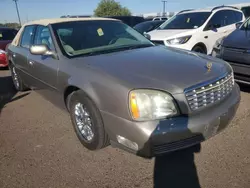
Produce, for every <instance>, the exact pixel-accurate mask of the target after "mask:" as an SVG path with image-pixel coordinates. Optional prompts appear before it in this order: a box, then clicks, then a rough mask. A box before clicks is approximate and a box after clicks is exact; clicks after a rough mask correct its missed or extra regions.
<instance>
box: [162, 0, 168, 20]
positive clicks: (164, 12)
mask: <svg viewBox="0 0 250 188" xmlns="http://www.w3.org/2000/svg"><path fill="white" fill-rule="evenodd" d="M162 3H163V12H162V16H166V5H167V1H165V0H164V1H162Z"/></svg>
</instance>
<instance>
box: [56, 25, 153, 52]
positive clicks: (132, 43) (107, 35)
mask: <svg viewBox="0 0 250 188" xmlns="http://www.w3.org/2000/svg"><path fill="white" fill-rule="evenodd" d="M52 28H53V30H54V33H55V34H56V37H57V40H58V43H59V44H60V46H61V48H62V50H63V51H64V52H65V53H66V54H67V55H68V56H71V57H74V56H81V55H95V54H100V53H109V52H112V51H118V50H127V49H131V48H135V47H138V48H139V47H147V46H154V45H153V43H151V42H150V41H149V40H148V39H146V38H145V37H144V36H142V35H141V34H139V33H138V32H137V31H135V30H134V29H132V28H131V27H129V26H127V25H126V24H123V23H121V22H119V21H110V20H95V21H75V22H65V23H57V24H53V25H52Z"/></svg>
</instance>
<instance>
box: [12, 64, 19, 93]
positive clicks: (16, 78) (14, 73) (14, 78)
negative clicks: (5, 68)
mask: <svg viewBox="0 0 250 188" xmlns="http://www.w3.org/2000/svg"><path fill="white" fill-rule="evenodd" d="M12 72H13V75H12V76H13V81H14V83H15V85H16V87H17V88H19V81H18V76H17V73H16V68H15V67H13V68H12Z"/></svg>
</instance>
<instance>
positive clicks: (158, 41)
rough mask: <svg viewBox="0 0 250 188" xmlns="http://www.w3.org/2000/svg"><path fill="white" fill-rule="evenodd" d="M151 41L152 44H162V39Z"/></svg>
mask: <svg viewBox="0 0 250 188" xmlns="http://www.w3.org/2000/svg"><path fill="white" fill-rule="evenodd" d="M152 42H153V43H154V44H160V45H164V41H163V40H152Z"/></svg>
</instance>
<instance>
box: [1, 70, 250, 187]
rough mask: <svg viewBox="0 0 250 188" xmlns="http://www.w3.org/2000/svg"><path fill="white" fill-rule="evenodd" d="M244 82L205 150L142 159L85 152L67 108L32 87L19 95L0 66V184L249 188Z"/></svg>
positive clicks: (249, 113)
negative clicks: (233, 112)
mask: <svg viewBox="0 0 250 188" xmlns="http://www.w3.org/2000/svg"><path fill="white" fill-rule="evenodd" d="M241 87H242V101H241V105H240V108H239V110H238V112H237V116H236V117H235V119H234V121H233V123H232V127H230V128H228V129H227V130H225V131H224V132H223V133H221V134H219V135H217V136H216V137H214V138H212V139H210V140H208V141H206V142H204V143H202V144H201V147H200V148H199V147H198V146H197V147H194V148H190V149H187V150H183V151H180V152H176V153H172V154H169V155H166V156H164V157H159V158H156V159H152V160H145V159H142V158H139V157H136V156H134V155H131V154H129V153H126V152H124V151H121V150H119V149H114V148H112V147H107V148H105V149H103V150H100V151H98V152H90V151H88V150H86V149H85V148H84V147H83V146H82V145H81V144H80V142H79V141H78V140H77V137H76V136H75V133H74V132H73V128H72V125H71V123H70V120H69V117H68V114H67V113H65V112H64V111H61V110H60V109H58V108H56V107H54V106H53V105H52V104H51V103H49V102H47V101H46V100H44V99H43V98H42V97H41V96H39V95H38V94H36V93H35V92H26V93H15V92H14V91H13V89H12V82H11V78H10V77H9V73H8V71H6V70H0V187H1V188H5V187H9V188H16V187H18V188H20V187H21V188H22V187H25V188H26V187H30V188H34V187H37V188H38V187H39V188H40V187H44V188H54V187H60V188H61V187H63V188H64V187H65V188H68V187H72V188H77V187H81V188H92V187H98V188H101V187H105V188H109V187H115V188H117V187H142V188H148V187H156V188H159V187H164V188H168V187H170V188H179V187H182V188H183V187H188V188H196V187H205V188H217V187H218V188H232V187H239V188H249V187H250V176H249V174H250V89H247V86H241ZM249 88H250V87H249ZM199 150H200V151H199Z"/></svg>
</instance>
